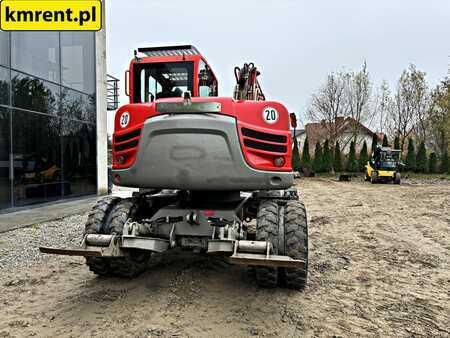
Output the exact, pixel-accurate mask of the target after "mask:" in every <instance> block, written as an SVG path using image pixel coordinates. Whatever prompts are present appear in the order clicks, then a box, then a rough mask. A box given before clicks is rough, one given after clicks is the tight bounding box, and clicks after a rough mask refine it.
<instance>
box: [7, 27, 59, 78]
mask: <svg viewBox="0 0 450 338" xmlns="http://www.w3.org/2000/svg"><path fill="white" fill-rule="evenodd" d="M11 48H12V51H11V55H12V59H11V67H12V68H15V69H17V70H20V71H23V72H25V73H29V74H32V75H35V76H38V77H41V78H43V79H46V80H49V81H53V82H58V83H59V79H60V73H59V69H60V63H59V33H58V32H13V33H12V34H11Z"/></svg>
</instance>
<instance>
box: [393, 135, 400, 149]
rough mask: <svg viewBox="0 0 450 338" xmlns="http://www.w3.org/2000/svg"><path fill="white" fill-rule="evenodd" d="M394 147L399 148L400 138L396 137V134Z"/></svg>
mask: <svg viewBox="0 0 450 338" xmlns="http://www.w3.org/2000/svg"><path fill="white" fill-rule="evenodd" d="M394 149H400V139H399V138H398V136H395V139H394Z"/></svg>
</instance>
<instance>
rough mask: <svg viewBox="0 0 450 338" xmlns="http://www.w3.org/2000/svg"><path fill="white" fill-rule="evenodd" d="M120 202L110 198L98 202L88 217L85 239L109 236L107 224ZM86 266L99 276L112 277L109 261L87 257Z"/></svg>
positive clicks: (118, 199)
mask: <svg viewBox="0 0 450 338" xmlns="http://www.w3.org/2000/svg"><path fill="white" fill-rule="evenodd" d="M119 202H120V198H119V197H112V196H108V197H105V198H102V199H100V200H98V201H97V203H96V204H95V205H94V206H93V208H92V210H91V212H90V213H89V215H88V219H87V221H86V225H85V228H84V234H83V237H84V236H86V235H88V234H107V233H108V232H107V230H108V229H107V226H106V225H107V224H109V222H110V221H111V211H112V210H113V209H114V207H115V206H116V205H117V203H119ZM86 264H87V266H88V267H89V270H91V271H92V272H93V273H95V274H96V275H99V276H110V275H111V273H110V267H109V259H107V258H101V257H86Z"/></svg>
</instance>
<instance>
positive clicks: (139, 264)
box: [85, 197, 150, 278]
mask: <svg viewBox="0 0 450 338" xmlns="http://www.w3.org/2000/svg"><path fill="white" fill-rule="evenodd" d="M136 212H137V203H136V201H135V199H133V198H130V199H120V198H117V197H108V198H105V199H103V200H100V201H99V202H97V204H96V205H95V206H94V208H93V209H92V211H91V213H90V214H89V217H88V221H87V223H86V228H85V235H86V234H108V235H109V234H111V235H112V234H115V235H119V236H120V235H122V232H123V227H124V225H125V223H126V221H127V220H128V219H129V218H133V217H134V216H135V214H136ZM149 258H150V254H148V253H142V252H130V255H129V256H126V257H86V264H87V265H88V266H89V269H90V270H91V271H92V272H94V273H95V274H96V275H99V276H104V277H110V276H116V277H122V278H132V277H135V276H137V275H139V274H140V273H142V272H143V271H145V269H146V267H147V262H148V260H149Z"/></svg>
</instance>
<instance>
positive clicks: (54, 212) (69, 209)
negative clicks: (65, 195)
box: [0, 196, 98, 233]
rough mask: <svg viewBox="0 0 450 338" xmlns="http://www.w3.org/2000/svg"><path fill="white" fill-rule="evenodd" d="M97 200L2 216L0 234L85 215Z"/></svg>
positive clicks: (47, 205)
mask: <svg viewBox="0 0 450 338" xmlns="http://www.w3.org/2000/svg"><path fill="white" fill-rule="evenodd" d="M97 199H98V197H97V196H95V197H88V198H83V199H77V200H72V201H64V202H56V203H52V204H46V205H42V204H41V205H39V206H36V207H30V208H28V209H25V210H18V211H14V212H10V213H7V214H0V233H2V232H7V231H11V230H14V229H19V228H23V227H27V226H31V225H33V224H37V223H42V222H47V221H52V220H55V219H60V218H64V217H67V216H70V215H77V214H84V213H86V212H87V211H89V210H90V209H91V208H92V205H93V204H94V203H95V202H96V201H97Z"/></svg>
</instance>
